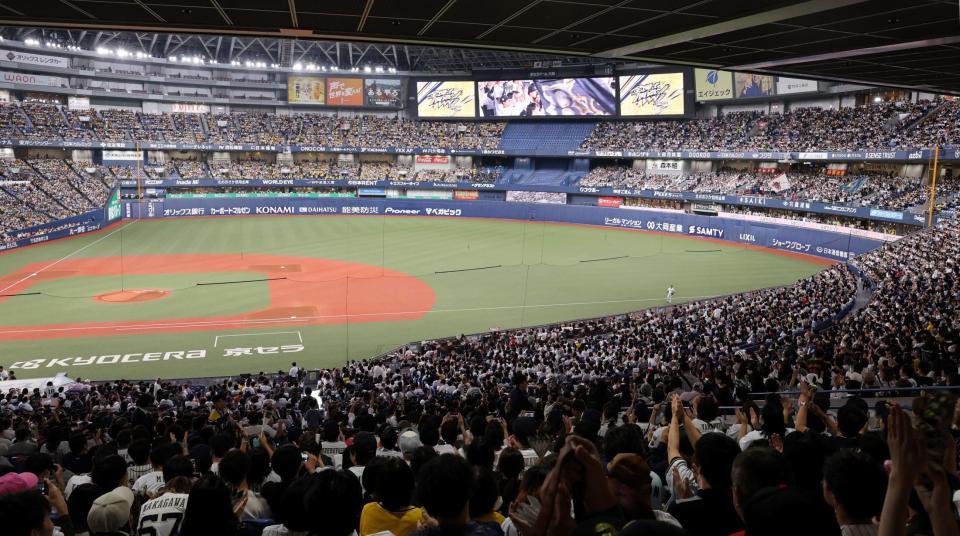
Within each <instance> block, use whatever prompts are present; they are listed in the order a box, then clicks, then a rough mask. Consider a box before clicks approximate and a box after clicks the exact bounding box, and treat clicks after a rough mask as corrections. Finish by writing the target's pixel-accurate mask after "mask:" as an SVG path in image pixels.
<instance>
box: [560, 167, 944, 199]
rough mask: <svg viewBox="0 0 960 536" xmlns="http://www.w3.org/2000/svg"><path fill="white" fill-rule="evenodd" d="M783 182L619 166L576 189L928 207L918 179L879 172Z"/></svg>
mask: <svg viewBox="0 0 960 536" xmlns="http://www.w3.org/2000/svg"><path fill="white" fill-rule="evenodd" d="M785 175H786V178H787V182H783V181H777V180H776V179H777V178H778V177H779V174H771V173H757V172H752V171H741V170H732V169H728V170H723V171H719V172H716V173H681V174H669V175H666V174H656V173H648V172H646V171H644V170H639V169H635V168H629V167H622V166H598V167H595V168H593V169H592V170H590V172H589V173H588V174H587V175H585V176H584V177H583V178H582V179H580V181H579V182H578V185H580V186H592V187H598V186H607V187H611V188H617V189H627V188H629V189H635V190H645V189H652V190H668V191H674V192H702V193H719V194H731V195H732V194H739V195H761V196H766V197H776V198H783V199H789V200H794V201H822V202H825V203H839V204H849V205H861V206H873V207H883V208H889V209H893V210H905V209H908V208H912V207H916V206H918V205H923V204H925V203H927V202H928V198H929V195H930V189H929V187H927V186H921V180H922V179H918V178H907V177H899V176H894V175H891V174H884V173H879V172H858V173H854V174H851V175H844V176H839V175H828V174H826V173H825V172H824V170H820V171H818V172H794V171H790V172H788V173H785ZM937 190H938V192H939V193H938V195H940V196H943V197H949V196H953V195H955V194H956V193H957V192H958V191H960V190H958V189H957V186H956V183H955V182H949V183H941V185H940V186H939V187H938V189H937Z"/></svg>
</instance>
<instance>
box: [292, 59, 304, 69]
mask: <svg viewBox="0 0 960 536" xmlns="http://www.w3.org/2000/svg"><path fill="white" fill-rule="evenodd" d="M293 70H294V71H302V70H303V64H302V63H300V62H299V61H298V62H297V63H294V64H293Z"/></svg>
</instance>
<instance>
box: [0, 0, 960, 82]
mask: <svg viewBox="0 0 960 536" xmlns="http://www.w3.org/2000/svg"><path fill="white" fill-rule="evenodd" d="M0 25H8V26H18V27H30V28H61V30H55V31H53V33H56V34H57V35H62V37H63V39H67V40H70V39H72V40H74V41H77V42H92V43H97V44H98V45H100V46H104V45H102V43H103V42H104V41H106V42H108V43H110V42H115V41H118V40H125V41H126V43H125V46H131V45H132V44H134V43H135V44H136V45H137V46H138V48H139V49H143V50H144V51H145V52H149V53H150V54H151V55H155V56H158V57H160V56H164V55H169V54H175V53H178V51H180V50H189V51H190V52H189V53H192V54H203V55H205V56H208V57H211V56H215V57H216V60H217V61H218V62H231V61H237V60H238V59H240V60H248V59H252V60H254V61H260V62H264V63H269V64H275V65H281V66H286V65H289V64H291V63H295V62H296V61H297V58H303V59H306V58H312V59H311V60H308V61H313V62H314V63H318V64H319V63H321V62H322V63H324V64H326V65H328V66H332V65H333V64H334V63H336V64H337V66H338V67H340V68H352V67H358V66H361V67H362V66H364V64H369V65H377V64H379V65H380V66H382V67H394V68H396V69H397V70H403V71H421V72H423V71H427V72H430V71H476V70H477V69H484V68H489V69H496V68H511V67H512V68H531V67H533V68H542V67H552V66H555V65H556V64H559V65H564V64H567V63H576V64H586V63H593V64H606V65H609V64H616V63H620V62H652V63H666V64H692V65H701V66H706V67H714V68H724V69H730V70H742V71H750V72H760V73H771V74H781V75H793V76H800V77H808V78H819V79H826V80H846V81H851V82H861V83H865V84H870V85H880V86H884V85H886V86H899V87H909V88H916V89H926V90H930V91H939V92H945V93H957V94H960V3H958V0H763V1H759V0H486V1H484V2H481V3H478V2H476V1H475V0H407V1H400V0H351V1H337V2H333V1H327V2H320V1H313V2H307V1H306V0H0ZM68 30H69V31H68ZM106 30H113V31H125V32H130V33H128V34H123V35H118V34H117V33H115V32H113V31H106ZM7 31H8V32H14V33H17V32H21V31H29V30H17V29H14V28H10V29H8V30H7ZM34 31H40V32H41V33H44V34H48V33H49V32H51V30H34ZM140 32H148V33H140ZM153 32H166V33H169V34H170V35H166V34H160V35H157V34H155V33H153ZM191 34H199V35H191ZM126 36H131V37H126ZM77 46H83V45H77ZM85 48H86V47H85ZM464 48H466V49H471V50H463V49H464ZM558 55H563V56H566V57H567V58H570V57H573V59H562V58H561V57H559V56H558ZM248 56H250V57H249V58H248ZM303 59H301V60H300V61H303Z"/></svg>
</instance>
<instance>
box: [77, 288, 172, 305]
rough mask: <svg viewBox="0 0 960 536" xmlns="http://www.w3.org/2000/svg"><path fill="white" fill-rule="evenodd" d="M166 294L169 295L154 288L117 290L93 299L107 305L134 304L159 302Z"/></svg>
mask: <svg viewBox="0 0 960 536" xmlns="http://www.w3.org/2000/svg"><path fill="white" fill-rule="evenodd" d="M168 294H170V292H168V291H166V290H160V289H155V288H150V289H127V290H118V291H116V292H108V293H106V294H101V295H99V296H95V298H96V300H97V301H102V302H107V303H134V302H145V301H151V300H159V299H160V298H165V297H167V295H168Z"/></svg>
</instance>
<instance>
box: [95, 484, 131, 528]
mask: <svg viewBox="0 0 960 536" xmlns="http://www.w3.org/2000/svg"><path fill="white" fill-rule="evenodd" d="M131 506H133V492H132V491H130V488H128V487H126V486H121V487H118V488H114V490H113V491H110V492H108V493H104V494H103V495H101V496H99V497H97V499H96V500H95V501H93V506H91V507H90V513H88V514H87V526H89V527H90V532H93V533H99V532H114V531H117V530H120V529H121V528H123V527H124V526H125V525H126V524H127V522H128V521H129V520H130V507H131Z"/></svg>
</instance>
